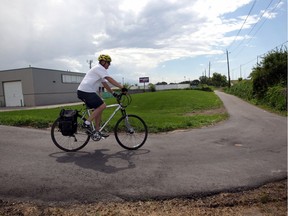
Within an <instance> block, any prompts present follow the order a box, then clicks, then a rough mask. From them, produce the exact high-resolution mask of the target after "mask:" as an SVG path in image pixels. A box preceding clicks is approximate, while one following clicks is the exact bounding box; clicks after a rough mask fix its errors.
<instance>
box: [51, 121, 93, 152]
mask: <svg viewBox="0 0 288 216" xmlns="http://www.w3.org/2000/svg"><path fill="white" fill-rule="evenodd" d="M77 120H78V121H77V131H76V132H75V133H74V134H73V135H72V136H63V135H62V133H61V131H60V129H59V118H58V119H56V121H55V122H54V123H53V125H52V128H51V138H52V141H53V143H54V144H55V145H56V146H57V147H58V148H59V149H61V150H63V151H66V152H75V151H78V150H80V149H82V148H83V147H84V146H86V145H87V143H88V142H89V139H90V136H89V135H88V134H87V133H86V131H85V129H83V128H82V122H83V121H82V119H81V118H78V119H77Z"/></svg>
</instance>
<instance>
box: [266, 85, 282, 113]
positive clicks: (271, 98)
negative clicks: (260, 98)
mask: <svg viewBox="0 0 288 216" xmlns="http://www.w3.org/2000/svg"><path fill="white" fill-rule="evenodd" d="M264 102H265V103H266V104H267V105H269V106H270V107H272V108H274V109H276V110H279V111H287V88H285V87H282V86H280V85H277V86H273V87H269V88H268V91H267V93H266V95H265V97H264Z"/></svg>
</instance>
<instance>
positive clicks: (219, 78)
mask: <svg viewBox="0 0 288 216" xmlns="http://www.w3.org/2000/svg"><path fill="white" fill-rule="evenodd" d="M227 84H228V82H227V77H226V76H225V75H221V74H219V73H213V76H212V85H213V86H215V87H224V86H227Z"/></svg>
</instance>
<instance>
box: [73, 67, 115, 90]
mask: <svg viewBox="0 0 288 216" xmlns="http://www.w3.org/2000/svg"><path fill="white" fill-rule="evenodd" d="M107 76H109V74H108V72H107V70H106V69H105V68H104V67H103V66H102V65H100V64H98V65H96V66H94V67H92V68H91V69H90V70H89V71H88V72H87V73H86V75H85V77H84V78H83V80H82V81H81V83H80V85H79V86H78V90H80V91H83V92H98V91H99V87H100V86H102V84H101V83H102V82H107V80H105V77H107Z"/></svg>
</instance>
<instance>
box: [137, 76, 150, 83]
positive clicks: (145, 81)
mask: <svg viewBox="0 0 288 216" xmlns="http://www.w3.org/2000/svg"><path fill="white" fill-rule="evenodd" d="M139 82H140V83H148V82H149V77H140V78H139Z"/></svg>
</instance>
